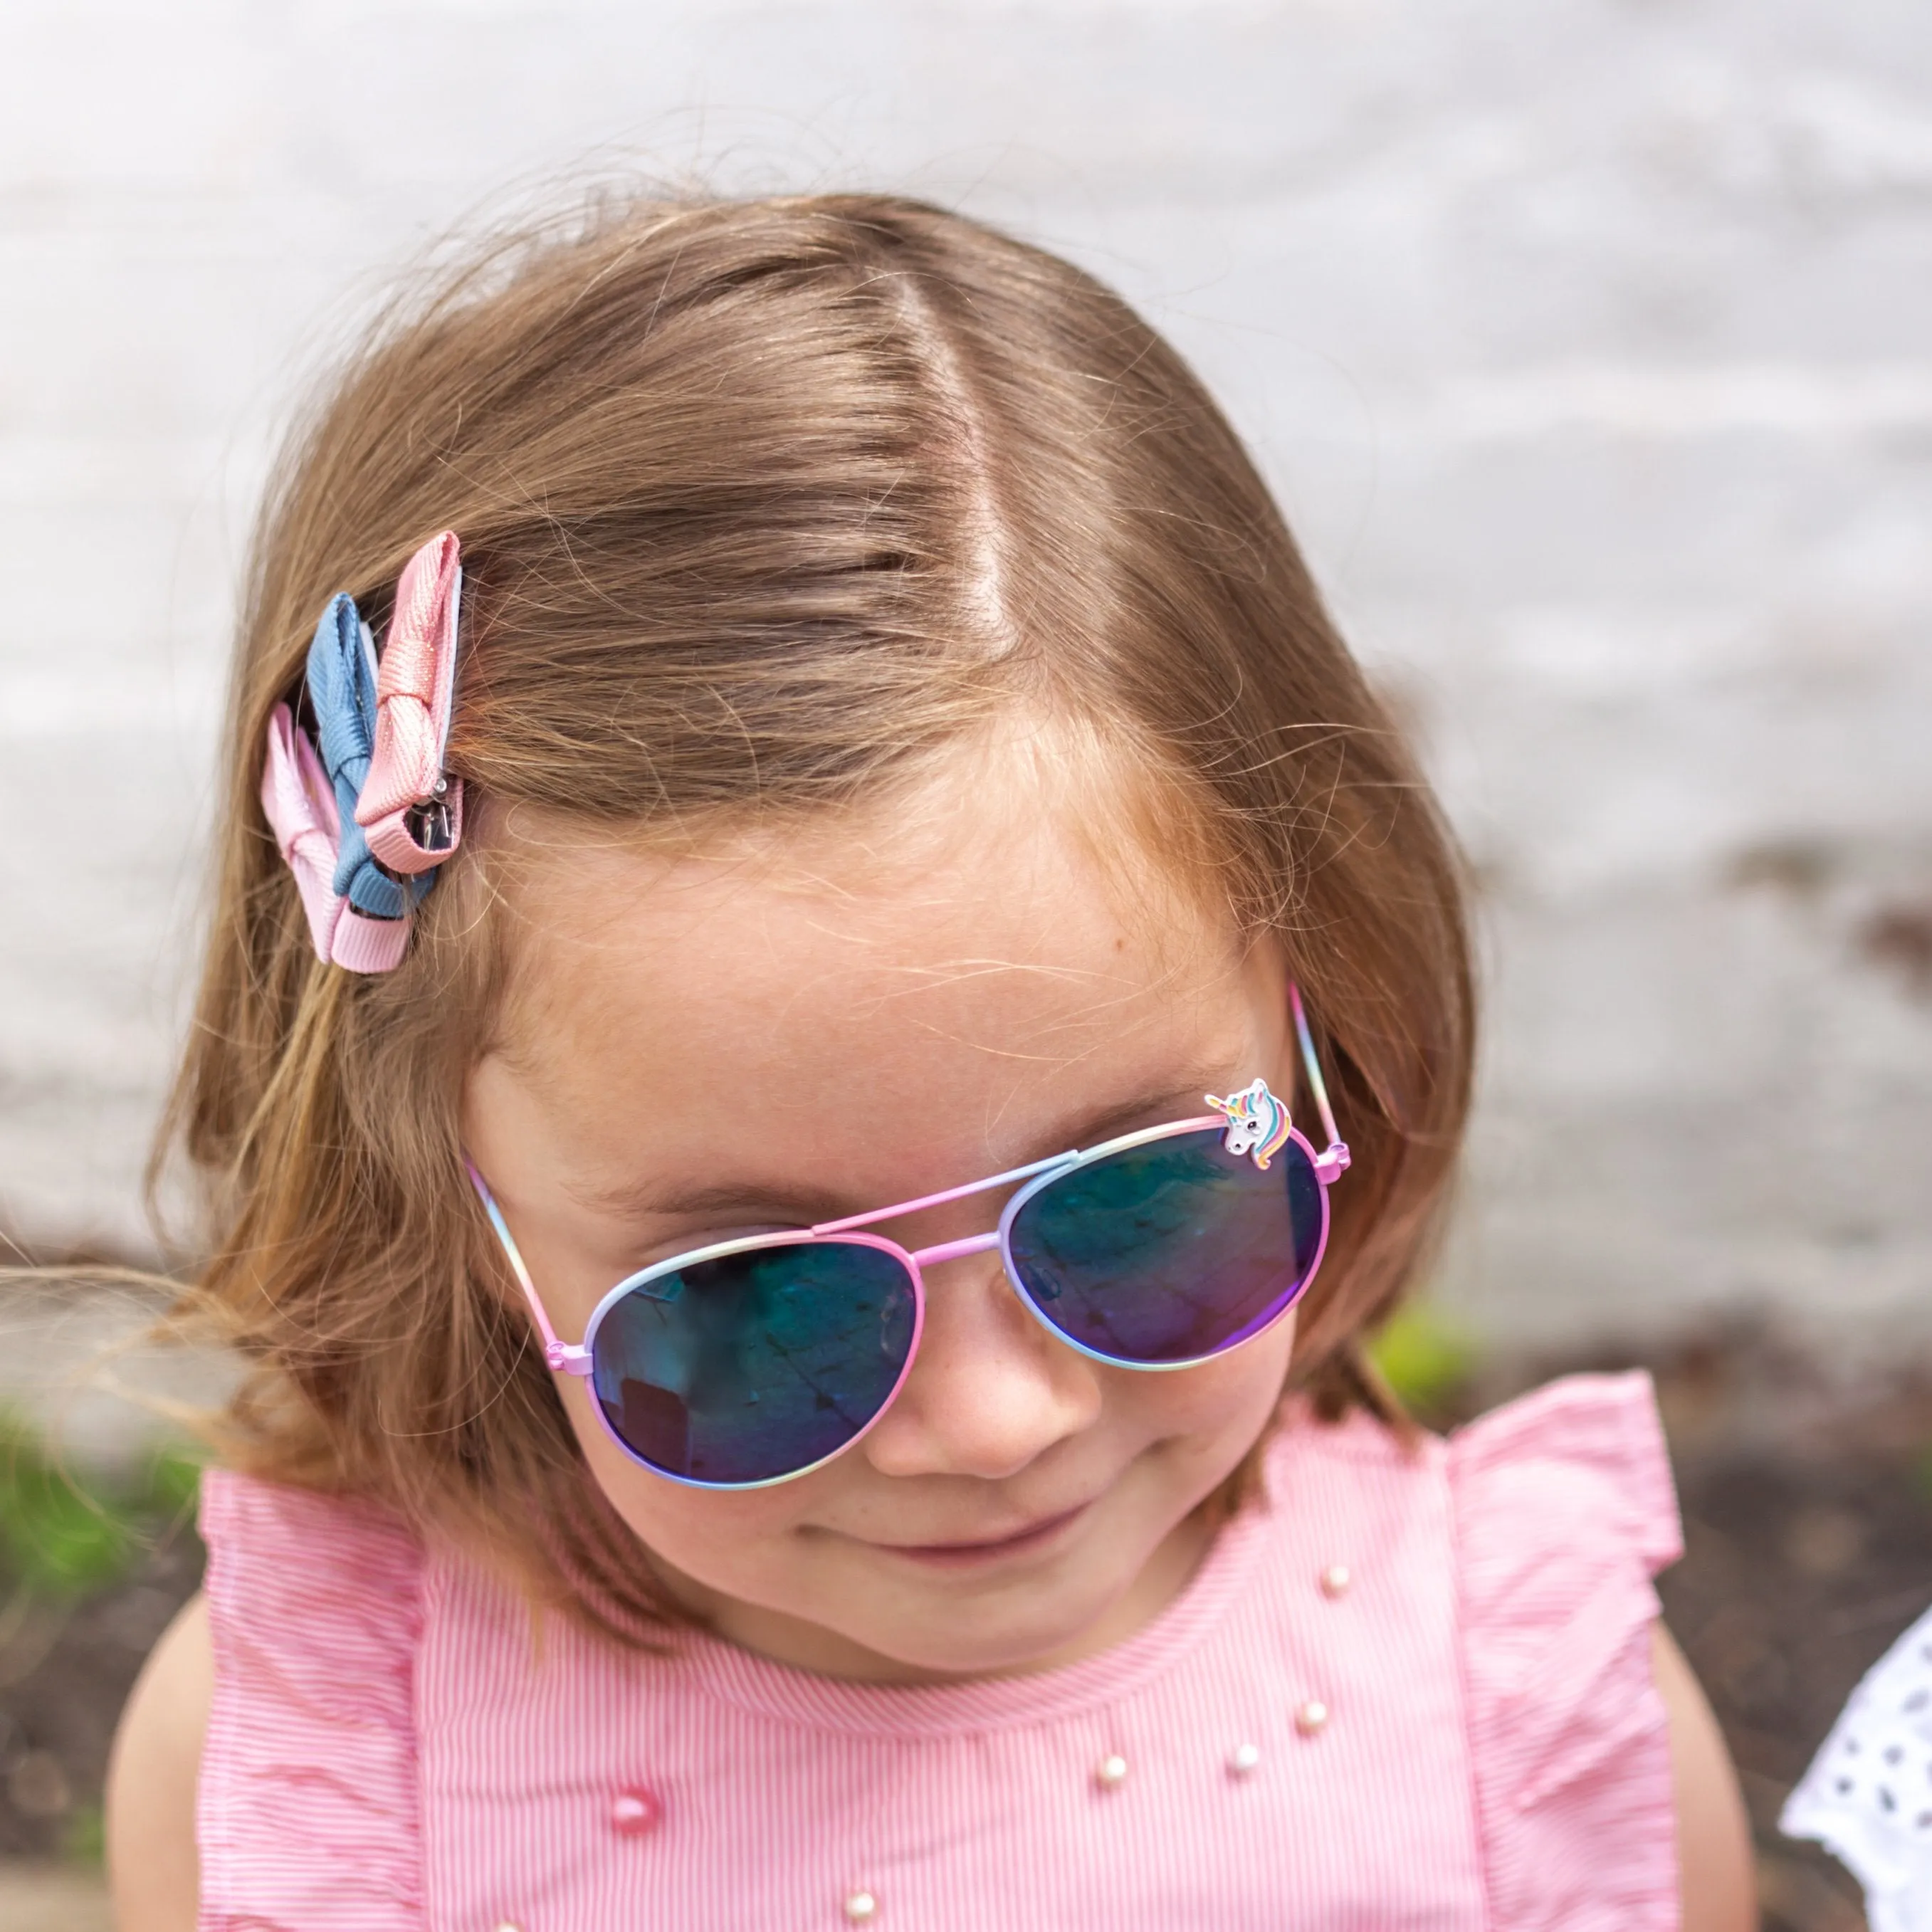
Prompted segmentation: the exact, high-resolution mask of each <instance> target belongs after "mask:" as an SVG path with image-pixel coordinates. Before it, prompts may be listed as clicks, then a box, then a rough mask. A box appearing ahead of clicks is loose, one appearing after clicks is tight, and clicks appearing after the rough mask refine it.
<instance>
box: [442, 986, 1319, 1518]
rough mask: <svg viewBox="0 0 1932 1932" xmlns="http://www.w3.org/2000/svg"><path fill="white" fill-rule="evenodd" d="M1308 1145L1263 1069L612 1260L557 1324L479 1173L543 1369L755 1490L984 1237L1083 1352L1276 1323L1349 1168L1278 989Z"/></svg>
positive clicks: (851, 1400)
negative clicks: (940, 1274)
mask: <svg viewBox="0 0 1932 1932" xmlns="http://www.w3.org/2000/svg"><path fill="white" fill-rule="evenodd" d="M1289 997H1290V999H1291V1001H1292V1004H1293V1007H1294V1011H1295V1032H1296V1035H1297V1037H1298V1039H1299V1040H1300V1043H1301V1057H1302V1063H1303V1065H1304V1067H1305V1068H1306V1069H1307V1079H1308V1088H1309V1091H1310V1094H1311V1095H1312V1096H1313V1099H1314V1101H1315V1104H1316V1109H1317V1111H1318V1112H1319V1114H1320V1115H1321V1117H1322V1128H1323V1130H1324V1131H1325V1133H1326V1134H1327V1136H1328V1145H1327V1148H1325V1151H1322V1153H1320V1154H1317V1153H1316V1151H1315V1149H1314V1148H1313V1146H1312V1145H1310V1142H1308V1141H1307V1140H1306V1139H1304V1137H1303V1136H1302V1135H1301V1133H1299V1132H1298V1130H1296V1128H1295V1127H1294V1126H1293V1124H1292V1123H1291V1122H1290V1121H1289V1115H1288V1109H1286V1107H1285V1106H1283V1104H1282V1103H1281V1102H1280V1100H1277V1098H1276V1097H1275V1096H1274V1094H1271V1092H1269V1091H1268V1084H1267V1082H1265V1081H1262V1080H1256V1081H1254V1082H1252V1083H1251V1084H1250V1085H1248V1086H1247V1087H1246V1088H1244V1089H1243V1090H1242V1091H1241V1092H1240V1093H1238V1094H1231V1095H1229V1097H1227V1098H1226V1099H1225V1100H1223V1099H1220V1098H1219V1097H1217V1096H1215V1095H1214V1094H1208V1095H1207V1096H1205V1099H1206V1100H1207V1103H1208V1106H1211V1107H1212V1108H1214V1109H1215V1112H1214V1113H1212V1114H1211V1115H1205V1116H1202V1117H1201V1118H1196V1119H1193V1120H1187V1121H1172V1122H1170V1123H1169V1124H1168V1125H1166V1126H1165V1127H1148V1128H1146V1129H1145V1130H1142V1132H1140V1133H1132V1134H1125V1135H1123V1136H1121V1137H1120V1138H1119V1139H1115V1140H1110V1141H1105V1142H1102V1143H1101V1144H1100V1145H1099V1146H1097V1147H1092V1148H1079V1149H1076V1150H1074V1151H1072V1152H1070V1153H1067V1154H1055V1155H1053V1156H1052V1157H1050V1158H1049V1159H1047V1160H1037V1161H1034V1162H1031V1163H1029V1164H1028V1166H1025V1167H1016V1168H1013V1169H1009V1170H1008V1171H1007V1172H1006V1173H1004V1174H996V1175H992V1176H990V1177H989V1178H987V1179H986V1180H984V1181H969V1182H968V1184H966V1185H965V1187H953V1188H948V1189H947V1190H946V1191H945V1192H944V1193H941V1194H928V1195H925V1196H922V1197H921V1198H920V1199H918V1200H916V1201H901V1202H897V1203H895V1205H892V1207H889V1208H873V1209H871V1210H870V1211H868V1212H867V1213H865V1214H851V1215H848V1216H847V1217H845V1218H844V1220H838V1221H826V1222H823V1223H820V1225H819V1226H817V1227H814V1228H799V1229H789V1230H785V1231H782V1232H778V1233H775V1234H763V1235H746V1236H745V1237H743V1238H740V1239H739V1240H736V1241H719V1242H717V1243H715V1244H712V1246H710V1247H701V1248H696V1249H694V1250H691V1252H690V1253H687V1254H681V1255H676V1256H673V1257H672V1258H671V1259H670V1260H668V1261H663V1262H656V1263H655V1264H654V1265H652V1266H651V1267H649V1268H643V1269H641V1270H640V1271H639V1272H638V1273H637V1274H633V1275H630V1276H628V1277H625V1280H622V1281H620V1282H619V1283H618V1284H617V1285H616V1287H615V1288H613V1289H611V1290H610V1292H609V1294H607V1295H605V1296H604V1298H603V1300H602V1301H600V1302H599V1303H598V1304H597V1307H596V1310H595V1313H592V1316H591V1317H590V1321H589V1326H588V1327H587V1328H586V1329H585V1331H584V1335H583V1342H582V1343H581V1344H574V1343H568V1342H564V1341H560V1340H559V1339H558V1337H557V1335H556V1331H555V1330H554V1329H553V1328H552V1327H551V1326H550V1318H549V1316H547V1314H546V1313H544V1306H543V1303H542V1301H541V1298H539V1297H538V1294H537V1291H536V1287H535V1283H533V1282H532V1280H531V1279H530V1274H529V1269H528V1268H526V1267H525V1266H524V1265H523V1256H522V1255H521V1254H520V1253H518V1251H517V1244H516V1242H515V1241H514V1239H513V1238H511V1233H510V1230H509V1226H508V1223H506V1222H505V1220H504V1219H503V1215H502V1210H501V1209H500V1208H499V1207H498V1206H497V1205H496V1201H495V1199H494V1198H493V1196H491V1194H490V1190H489V1187H488V1186H487V1184H485V1182H484V1179H483V1177H482V1176H481V1175H480V1174H478V1172H477V1171H476V1169H475V1167H474V1166H470V1167H469V1178H470V1180H471V1181H472V1183H473V1184H475V1189H476V1192H477V1193H478V1196H480V1197H481V1200H482V1202H483V1206H484V1210H485V1211H487V1214H488V1215H489V1217H490V1223H491V1225H492V1226H493V1227H494V1228H495V1229H496V1238H497V1239H498V1240H499V1241H500V1242H501V1243H502V1246H503V1252H504V1253H505V1256H507V1257H508V1260H509V1264H510V1268H511V1271H512V1272H513V1273H514V1274H515V1276H516V1278H517V1282H518V1283H519V1284H520V1286H521V1287H522V1289H523V1294H524V1296H525V1297H526V1299H527V1300H528V1301H529V1307H530V1313H531V1315H532V1318H533V1319H534V1320H535V1323H536V1327H537V1332H538V1334H539V1335H540V1336H541V1337H542V1339H543V1346H544V1361H546V1362H547V1364H549V1365H550V1368H551V1370H553V1371H554V1372H555V1373H559V1374H561V1375H566V1376H583V1377H585V1378H586V1379H588V1380H589V1384H590V1387H591V1390H592V1394H594V1396H595V1399H596V1407H597V1412H598V1415H599V1416H600V1417H601V1418H602V1420H603V1423H604V1427H605V1428H606V1429H607V1430H608V1432H609V1433H610V1436H611V1437H612V1439H613V1440H614V1441H615V1442H616V1445H617V1446H618V1447H619V1448H620V1449H622V1450H623V1451H625V1454H628V1456H630V1457H631V1458H632V1459H633V1460H635V1461H637V1462H639V1463H642V1464H643V1466H644V1467H645V1468H646V1469H651V1470H654V1471H655V1472H656V1473H657V1474H658V1475H661V1476H667V1477H668V1478H670V1480H671V1481H673V1482H678V1483H686V1484H691V1485H692V1486H694V1487H697V1488H699V1489H713V1490H751V1489H760V1488H762V1487H764V1486H765V1485H766V1484H771V1483H781V1482H784V1481H787V1480H788V1479H789V1478H792V1477H794V1476H802V1475H805V1473H806V1472H808V1471H809V1470H812V1469H817V1467H818V1466H820V1464H821V1463H826V1462H829V1460H831V1459H832V1457H835V1456H836V1455H838V1454H841V1452H842V1451H845V1450H847V1449H849V1448H851V1446H852V1445H853V1443H855V1442H857V1441H858V1440H859V1438H860V1437H861V1436H863V1435H864V1434H865V1432H866V1431H867V1430H869V1429H870V1428H871V1427H872V1425H873V1424H874V1423H875V1422H877V1421H878V1419H879V1418H880V1416H882V1415H883V1414H884V1413H885V1412H886V1409H888V1408H889V1407H890V1406H891V1405H892V1399H893V1397H895V1396H896V1395H897V1394H898V1392H899V1390H900V1389H901V1387H903V1386H904V1382H905V1379H906V1377H907V1375H908V1374H909V1373H910V1371H911V1368H912V1364H913V1357H914V1356H915V1355H916V1354H917V1352H918V1349H919V1334H920V1331H921V1329H922V1326H923V1325H924V1321H925V1315H926V1284H925V1280H924V1278H923V1277H922V1274H921V1270H922V1268H928V1267H931V1266H934V1265H936V1264H938V1263H939V1262H950V1261H955V1260H957V1259H959V1258H960V1257H961V1256H965V1255H977V1254H983V1253H987V1252H988V1251H989V1250H993V1249H998V1250H999V1254H1000V1259H1001V1261H1002V1262H1004V1264H1005V1267H1006V1272H1007V1280H1009V1281H1010V1283H1012V1284H1013V1289H1014V1291H1015V1292H1016V1293H1017V1294H1018V1295H1019V1298H1020V1300H1021V1301H1022V1302H1023V1303H1024V1304H1025V1306H1026V1307H1027V1308H1028V1310H1030V1311H1031V1313H1032V1314H1033V1315H1034V1317H1035V1318H1036V1319H1037V1320H1038V1321H1040V1322H1041V1323H1042V1324H1043V1325H1044V1326H1045V1327H1046V1328H1047V1330H1048V1331H1049V1332H1050V1333H1051V1334H1054V1335H1055V1336H1057V1337H1058V1338H1059V1339H1060V1340H1061V1341H1063V1342H1064V1343H1067V1344H1068V1345H1069V1346H1070V1347H1072V1348H1074V1349H1078V1350H1079V1351H1080V1352H1081V1353H1082V1355H1088V1356H1091V1357H1092V1358H1093V1359H1094V1360H1095V1361H1100V1362H1106V1363H1109V1364H1112V1365H1113V1366H1114V1367H1117V1368H1124V1369H1150V1370H1157V1369H1184V1368H1190V1367H1193V1366H1194V1365H1195V1364H1198V1363H1201V1362H1205V1361H1211V1360H1212V1359H1213V1358H1214V1357H1216V1356H1217V1355H1226V1353H1227V1352H1229V1350H1230V1349H1237V1348H1239V1347H1240V1346H1241V1344H1242V1343H1244V1342H1249V1341H1252V1340H1254V1338H1255V1337H1256V1336H1258V1335H1260V1334H1263V1333H1264V1332H1265V1331H1267V1330H1268V1328H1271V1327H1273V1326H1274V1324H1275V1323H1276V1322H1278V1321H1279V1320H1280V1319H1281V1317H1282V1316H1283V1315H1285V1314H1286V1313H1287V1312H1288V1310H1289V1309H1290V1308H1291V1307H1293V1306H1294V1304H1295V1301H1297V1299H1298V1298H1299V1297H1300V1296H1301V1293H1302V1292H1303V1291H1304V1289H1306V1288H1307V1286H1308V1284H1309V1283H1310V1281H1311V1280H1313V1279H1314V1276H1315V1271H1316V1268H1318V1267H1319V1265H1320V1263H1321V1260H1322V1250H1323V1248H1324V1247H1325V1246H1326V1244H1327V1242H1328V1193H1327V1190H1328V1187H1329V1185H1330V1184H1331V1183H1332V1182H1333V1181H1334V1180H1335V1179H1336V1178H1337V1176H1338V1175H1340V1173H1341V1172H1343V1169H1345V1168H1346V1167H1347V1166H1348V1165H1349V1150H1348V1148H1346V1146H1345V1145H1343V1142H1342V1141H1341V1139H1340V1136H1338V1135H1337V1133H1336V1130H1335V1117H1334V1114H1333V1113H1332V1112H1331V1111H1330V1109H1329V1106H1328V1092H1327V1090H1326V1088H1325V1086H1324V1085H1323V1082H1322V1069H1321V1066H1320V1064H1319V1062H1318V1061H1317V1060H1316V1055H1315V1043H1314V1041H1313V1039H1312V1038H1311V1037H1310V1034H1309V1030H1308V1022H1307V1017H1306V1016H1305V1015H1304V1013H1303V1011H1302V1007H1301V995H1300V993H1299V992H1297V991H1296V990H1295V989H1292V988H1291V989H1290V992H1289ZM1003 1187H1011V1188H1013V1189H1015V1190H1016V1192H1015V1193H1013V1195H1012V1196H1011V1197H1010V1199H1008V1201H1007V1204H1006V1205H1005V1207H1004V1209H1003V1210H1002V1211H1001V1215H1000V1220H999V1225H998V1227H997V1228H995V1229H992V1230H989V1232H986V1233H985V1234H981V1235H968V1237H967V1238H965V1240H963V1241H943V1242H941V1244H939V1245H938V1246H937V1247H929V1248H920V1249H918V1250H908V1249H905V1248H902V1247H900V1246H899V1245H898V1243H897V1242H895V1241H889V1240H887V1239H886V1238H885V1237H884V1236H883V1235H874V1234H868V1233H865V1232H862V1231H863V1230H865V1229H868V1228H869V1227H871V1226H872V1225H873V1224H874V1223H877V1222H880V1221H890V1220H895V1219H896V1218H898V1217H900V1216H901V1215H906V1214H916V1213H917V1212H919V1211H920V1210H921V1209H923V1208H937V1207H939V1206H941V1205H942V1204H944V1203H945V1202H949V1201H959V1200H964V1199H966V1198H967V1197H968V1196H971V1195H975V1194H983V1193H990V1192H992V1190H995V1189H996V1188H1003Z"/></svg>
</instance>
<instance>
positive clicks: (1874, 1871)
mask: <svg viewBox="0 0 1932 1932" xmlns="http://www.w3.org/2000/svg"><path fill="white" fill-rule="evenodd" d="M1778 1823H1779V1824H1780V1826H1781V1829H1783V1830H1784V1832H1785V1834H1786V1835H1787V1837H1790V1838H1813V1839H1816V1840H1817V1842H1818V1843H1820V1844H1821V1845H1823V1846H1825V1847H1826V1849H1828V1850H1829V1851H1830V1852H1832V1855H1834V1856H1835V1857H1836V1858H1838V1860H1839V1861H1841V1863H1842V1864H1845V1865H1846V1866H1847V1867H1849V1869H1850V1870H1851V1871H1852V1874H1853V1876H1855V1877H1856V1878H1857V1879H1858V1882H1859V1883H1860V1884H1861V1885H1863V1886H1864V1888H1865V1915H1866V1917H1867V1918H1868V1919H1869V1920H1870V1924H1871V1932H1932V1610H1927V1612H1926V1613H1925V1614H1924V1616H1922V1617H1921V1618H1920V1619H1918V1622H1916V1623H1915V1624H1914V1625H1912V1628H1910V1629H1909V1631H1906V1633H1905V1634H1904V1635H1903V1637H1900V1639H1899V1640H1898V1641H1897V1643H1895V1644H1894V1645H1893V1646H1892V1647H1891V1649H1890V1650H1888V1651H1887V1652H1885V1655H1884V1656H1883V1657H1882V1658H1879V1661H1878V1662H1877V1663H1876V1664H1873V1667H1871V1669H1870V1671H1869V1672H1867V1673H1866V1676H1865V1678H1864V1682H1862V1683H1861V1684H1860V1685H1859V1686H1858V1688H1857V1689H1856V1690H1855V1691H1853V1692H1852V1695H1851V1699H1850V1701H1849V1703H1847V1704H1846V1706H1845V1708H1844V1709H1843V1711H1842V1712H1841V1713H1840V1714H1839V1717H1838V1722H1837V1723H1836V1724H1834V1725H1833V1726H1832V1731H1831V1735H1830V1736H1829V1737H1827V1738H1826V1740H1825V1742H1824V1744H1823V1746H1822V1747H1821V1748H1820V1750H1819V1752H1818V1755H1817V1757H1815V1758H1814V1759H1813V1760H1811V1769H1809V1770H1808V1771H1807V1772H1805V1775H1804V1777H1803V1778H1802V1779H1801V1780H1799V1784H1798V1788H1797V1789H1796V1790H1795V1791H1793V1793H1792V1794H1791V1796H1790V1799H1789V1800H1788V1801H1787V1803H1786V1805H1785V1807H1784V1817H1782V1818H1781V1819H1780V1820H1779V1821H1778Z"/></svg>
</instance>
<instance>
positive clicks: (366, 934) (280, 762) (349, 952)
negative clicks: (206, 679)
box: [262, 704, 410, 973]
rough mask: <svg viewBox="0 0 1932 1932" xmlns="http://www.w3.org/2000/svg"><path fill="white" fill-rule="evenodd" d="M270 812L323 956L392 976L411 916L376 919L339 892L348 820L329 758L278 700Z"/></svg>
mask: <svg viewBox="0 0 1932 1932" xmlns="http://www.w3.org/2000/svg"><path fill="white" fill-rule="evenodd" d="M262 810H263V813H264V814H265V815H266V817H267V819H268V821H269V829H271V830H272V832H274V833H275V843H276V844H277V845H278V847H280V848H281V854H282V856H283V858H284V859H285V860H286V861H287V864H288V868H289V870H290V871H292V872H293V873H294V874H295V875H296V889H297V891H299V892H300V893H301V894H302V910H303V911H304V912H305V913H307V914H308V930H309V937H310V938H311V939H312V940H313V941H314V942H315V950H316V954H317V957H318V958H319V959H323V960H332V961H334V962H335V964H336V965H338V966H346V967H347V968H349V970H350V971H351V972H354V973H386V972H388V971H390V970H391V968H393V967H395V965H397V964H398V962H400V961H401V959H402V956H403V950H404V947H406V946H407V944H409V937H410V929H409V922H408V921H407V919H370V918H368V917H366V916H365V915H364V914H362V913H359V912H358V911H357V910H356V908H355V907H353V906H352V905H351V904H350V903H349V901H347V899H346V898H341V897H340V896H339V895H338V894H337V892H336V889H335V859H336V853H337V850H338V844H339V841H340V840H341V834H342V821H341V817H340V816H339V814H338V812H337V811H336V808H335V792H334V790H333V788H332V787H331V785H330V784H329V774H328V773H327V772H326V771H324V770H323V766H322V760H321V759H320V757H318V756H317V754H316V748H315V747H314V745H312V744H311V743H310V742H309V740H308V733H306V732H305V731H301V730H297V729H296V721H295V714H294V713H293V712H291V711H290V709H289V707H288V706H287V705H286V704H278V705H277V706H275V709H274V710H273V711H272V712H270V713H269V745H268V755H267V757H266V759H265V760H263V766H262Z"/></svg>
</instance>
